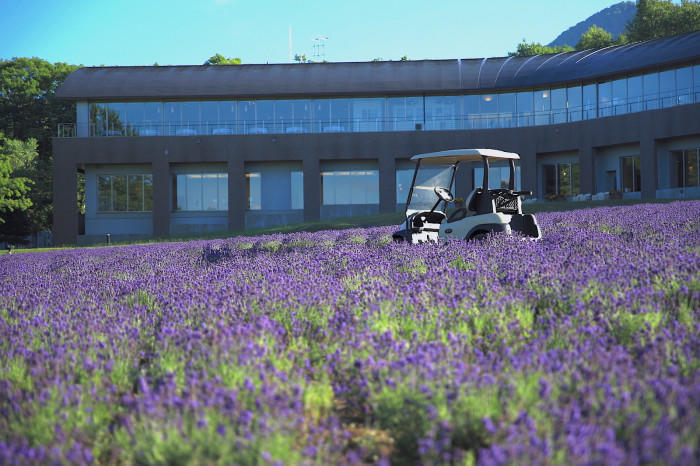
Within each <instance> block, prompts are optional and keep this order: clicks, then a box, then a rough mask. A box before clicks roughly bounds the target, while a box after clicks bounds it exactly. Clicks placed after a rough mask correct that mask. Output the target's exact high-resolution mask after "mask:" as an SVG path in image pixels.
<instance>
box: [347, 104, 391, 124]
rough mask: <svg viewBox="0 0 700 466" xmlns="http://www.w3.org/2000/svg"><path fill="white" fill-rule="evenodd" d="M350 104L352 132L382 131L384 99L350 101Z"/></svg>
mask: <svg viewBox="0 0 700 466" xmlns="http://www.w3.org/2000/svg"><path fill="white" fill-rule="evenodd" d="M350 104H351V106H350V107H351V108H350V112H351V114H352V117H351V121H352V130H353V131H355V132H368V131H384V106H385V105H386V99H384V98H376V99H350Z"/></svg>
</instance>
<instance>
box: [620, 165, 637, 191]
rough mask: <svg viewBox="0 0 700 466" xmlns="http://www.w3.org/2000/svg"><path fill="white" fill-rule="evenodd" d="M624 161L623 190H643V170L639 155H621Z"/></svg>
mask: <svg viewBox="0 0 700 466" xmlns="http://www.w3.org/2000/svg"><path fill="white" fill-rule="evenodd" d="M621 163H622V191H623V192H626V193H627V192H636V191H641V187H640V186H641V172H640V167H639V156H632V157H621Z"/></svg>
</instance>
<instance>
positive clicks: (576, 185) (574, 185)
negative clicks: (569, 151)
mask: <svg viewBox="0 0 700 466" xmlns="http://www.w3.org/2000/svg"><path fill="white" fill-rule="evenodd" d="M580 174H581V169H580V165H579V164H578V163H572V164H571V194H572V195H574V196H576V195H577V194H581V177H580Z"/></svg>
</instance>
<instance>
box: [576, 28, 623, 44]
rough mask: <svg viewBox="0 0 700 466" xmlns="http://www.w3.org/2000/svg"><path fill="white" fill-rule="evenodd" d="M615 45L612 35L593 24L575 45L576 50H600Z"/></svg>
mask: <svg viewBox="0 0 700 466" xmlns="http://www.w3.org/2000/svg"><path fill="white" fill-rule="evenodd" d="M615 43H616V41H615V39H613V36H612V34H610V33H609V32H608V31H606V30H605V29H603V28H601V27H598V26H596V25H595V24H594V25H593V26H591V27H590V28H589V29H588V31H586V32H584V33H583V34H581V38H580V39H579V40H578V42H577V43H576V50H586V49H602V48H603V47H609V46H611V45H615Z"/></svg>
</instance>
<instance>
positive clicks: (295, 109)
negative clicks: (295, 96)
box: [275, 100, 311, 133]
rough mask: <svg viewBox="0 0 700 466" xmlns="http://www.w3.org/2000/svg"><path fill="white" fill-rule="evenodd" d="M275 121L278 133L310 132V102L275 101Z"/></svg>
mask: <svg viewBox="0 0 700 466" xmlns="http://www.w3.org/2000/svg"><path fill="white" fill-rule="evenodd" d="M275 121H276V125H277V130H278V131H279V132H280V133H309V132H311V101H310V100H277V101H275Z"/></svg>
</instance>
